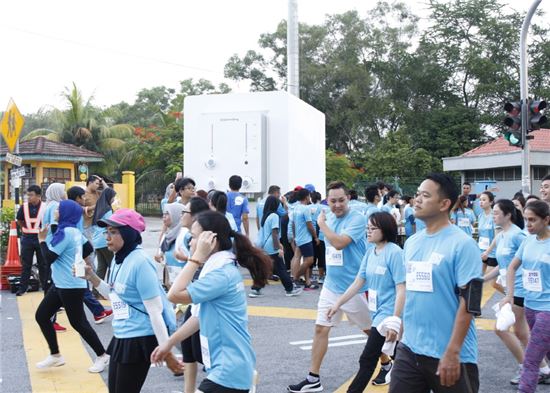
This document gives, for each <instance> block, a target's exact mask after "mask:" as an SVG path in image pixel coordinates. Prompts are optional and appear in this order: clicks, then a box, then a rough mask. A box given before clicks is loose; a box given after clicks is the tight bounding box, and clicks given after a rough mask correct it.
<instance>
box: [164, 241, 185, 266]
mask: <svg viewBox="0 0 550 393" xmlns="http://www.w3.org/2000/svg"><path fill="white" fill-rule="evenodd" d="M175 251H176V242H174V243H172V246H170V248H169V249H168V250H167V251H165V252H164V261H165V262H166V265H168V266H177V267H183V266H185V265H184V264H182V263H181V262H180V261H178V260H177V259H176V257H175V256H174V252H175Z"/></svg>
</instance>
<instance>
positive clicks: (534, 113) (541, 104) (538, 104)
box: [527, 100, 548, 132]
mask: <svg viewBox="0 0 550 393" xmlns="http://www.w3.org/2000/svg"><path fill="white" fill-rule="evenodd" d="M546 106H547V105H546V101H534V100H529V125H528V130H527V131H528V132H529V131H533V130H538V129H540V126H541V125H543V124H544V123H546V121H547V120H548V118H547V117H546V116H545V115H544V113H542V112H543V111H544V109H545V108H546Z"/></svg>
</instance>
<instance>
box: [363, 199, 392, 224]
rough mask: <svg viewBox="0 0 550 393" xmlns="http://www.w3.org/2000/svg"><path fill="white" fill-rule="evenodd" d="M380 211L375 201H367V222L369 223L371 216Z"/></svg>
mask: <svg viewBox="0 0 550 393" xmlns="http://www.w3.org/2000/svg"><path fill="white" fill-rule="evenodd" d="M379 211H380V209H379V208H378V207H377V206H376V205H375V204H374V203H370V202H369V203H367V207H366V209H365V218H366V219H367V221H366V222H367V224H368V223H369V218H370V216H371V215H373V214H374V213H377V212H379ZM390 214H391V213H390Z"/></svg>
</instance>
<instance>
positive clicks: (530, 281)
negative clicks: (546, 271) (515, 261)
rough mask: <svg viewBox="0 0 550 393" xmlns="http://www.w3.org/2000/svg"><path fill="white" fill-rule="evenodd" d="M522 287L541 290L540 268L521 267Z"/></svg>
mask: <svg viewBox="0 0 550 393" xmlns="http://www.w3.org/2000/svg"><path fill="white" fill-rule="evenodd" d="M522 277H523V288H525V289H526V290H528V291H531V292H542V277H541V274H540V270H527V269H523V276H522Z"/></svg>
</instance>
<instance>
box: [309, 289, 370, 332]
mask: <svg viewBox="0 0 550 393" xmlns="http://www.w3.org/2000/svg"><path fill="white" fill-rule="evenodd" d="M340 296H341V295H339V294H337V293H334V292H332V291H331V290H330V289H327V288H326V287H323V289H322V290H321V294H320V296H319V303H317V320H316V321H315V324H317V325H321V326H330V327H332V326H336V325H338V323H339V322H340V321H341V320H342V316H343V314H344V313H345V314H346V316H347V317H348V320H349V322H350V323H351V324H352V325H357V326H358V327H359V329H361V330H366V329H370V327H371V323H372V321H371V318H370V311H369V302H368V300H367V296H366V295H365V294H364V293H358V294H357V295H355V296H354V297H352V298H351V299H350V300H349V301H348V302H347V303H346V304H343V305H342V306H341V307H340V309H339V310H338V312H337V313H336V314H335V315H333V316H332V318H330V320H329V319H328V317H327V311H328V310H329V309H330V308H331V307H332V306H333V305H334V304H335V303H336V302H337V301H338V298H339V297H340Z"/></svg>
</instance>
